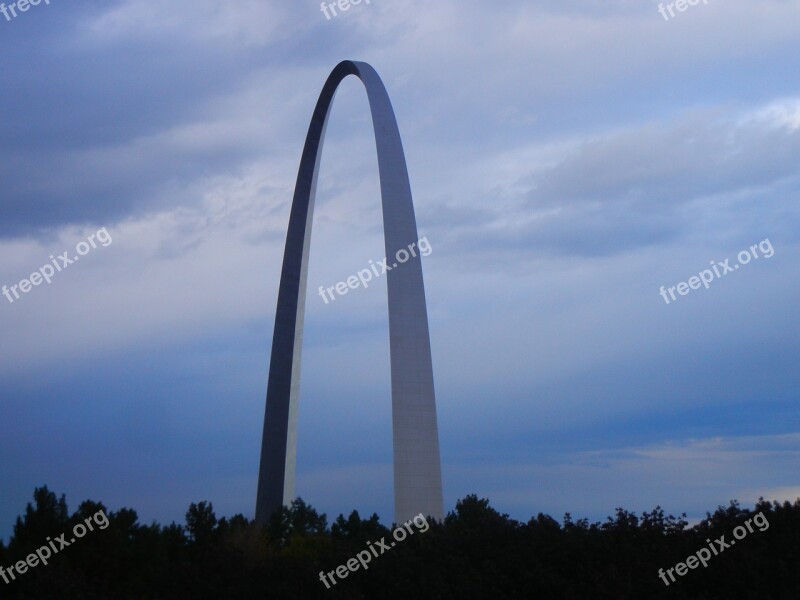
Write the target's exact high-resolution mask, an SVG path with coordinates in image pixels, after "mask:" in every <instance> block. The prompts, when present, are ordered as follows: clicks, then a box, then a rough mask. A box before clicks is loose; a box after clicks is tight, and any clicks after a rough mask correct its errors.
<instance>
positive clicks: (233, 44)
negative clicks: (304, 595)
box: [0, 0, 800, 537]
mask: <svg viewBox="0 0 800 600" xmlns="http://www.w3.org/2000/svg"><path fill="white" fill-rule="evenodd" d="M664 12H665V15H666V17H667V18H665V17H664V16H662V14H660V12H659V10H658V3H657V2H652V1H650V0H637V1H633V0H604V1H603V2H598V1H590V0H560V1H559V2H552V1H551V2H540V1H531V0H510V1H508V2H503V3H487V2H477V1H475V0H459V1H455V0H437V2H435V3H432V2H423V1H421V0H403V1H402V2H400V1H389V0H372V2H371V3H369V4H366V3H364V2H362V3H361V4H360V5H357V6H351V7H350V9H349V10H347V11H343V12H342V11H338V12H337V15H336V16H335V17H331V18H330V19H328V18H326V16H325V14H323V12H322V11H321V10H320V5H319V3H318V2H316V1H315V0H314V1H306V0H303V1H300V2H287V1H283V2H277V1H273V0H237V2H227V1H219V0H216V1H212V0H191V1H189V0H171V1H170V2H163V3H155V2H144V1H142V0H121V1H120V0H114V1H109V2H103V3H97V2H88V1H70V2H68V1H66V0H51V2H50V5H45V4H44V3H41V4H40V5H38V6H35V7H31V8H30V10H28V11H27V12H24V13H18V15H17V17H12V18H11V19H10V20H7V19H6V18H3V17H2V16H0V55H2V57H3V58H2V65H3V66H2V70H1V71H0V86H2V88H1V89H2V93H1V94H0V111H1V112H0V114H2V117H0V215H2V217H1V218H0V285H5V286H8V288H9V296H0V328H1V329H0V330H1V331H2V345H0V381H2V386H0V537H7V536H8V534H9V533H10V530H11V526H12V524H13V518H14V517H15V516H16V515H17V514H19V513H20V512H21V511H22V510H23V509H24V506H25V503H26V502H27V501H28V500H29V499H30V498H31V493H32V491H33V488H34V487H36V486H39V485H43V484H47V485H48V486H50V488H51V489H54V490H55V491H57V492H59V493H66V494H67V498H68V501H69V502H70V506H71V507H72V508H74V507H76V506H77V503H78V502H79V501H81V500H84V499H86V498H92V499H95V500H102V501H103V502H105V503H106V504H107V505H108V506H109V507H110V508H111V509H113V510H116V509H119V508H121V507H123V506H131V507H133V508H135V509H137V510H138V511H139V514H140V517H141V519H142V521H144V522H149V521H151V520H153V519H156V520H158V521H160V522H169V521H171V520H178V521H180V520H182V518H183V515H184V513H185V511H186V508H187V506H188V504H189V503H190V502H196V501H199V500H203V499H208V500H211V501H212V502H213V503H214V505H215V508H216V509H217V512H218V514H233V513H237V512H242V513H244V514H245V515H248V516H252V515H253V512H254V503H255V490H256V477H257V470H258V456H259V447H260V437H261V427H262V423H263V411H264V396H265V391H266V374H267V369H268V361H269V356H268V351H269V348H270V344H271V338H272V319H273V318H274V311H275V303H276V296H277V286H278V280H279V275H280V261H281V258H282V252H283V243H284V239H285V234H286V226H287V223H288V215H289V208H290V200H291V196H292V191H293V186H294V179H295V177H296V172H297V166H298V164H299V159H300V153H301V149H302V144H303V141H304V137H305V133H306V128H307V126H308V120H309V118H310V116H311V113H312V111H313V107H314V103H315V102H316V97H317V94H318V93H319V91H320V89H321V87H322V84H323V82H324V80H325V78H326V77H327V75H328V73H329V72H330V70H331V69H332V68H333V67H334V66H335V65H336V64H337V63H338V62H339V61H340V60H343V59H356V60H363V61H366V62H369V63H370V64H372V65H373V66H374V67H375V68H376V69H377V71H378V72H379V73H380V74H381V76H382V78H383V80H384V82H385V84H386V87H387V89H388V91H389V94H390V97H391V99H392V102H393V104H394V108H395V112H396V114H397V118H398V122H399V126H400V131H401V134H402V136H403V141H404V144H405V151H406V157H407V160H408V166H409V172H410V178H411V185H412V190H413V193H414V201H415V206H416V212H417V222H418V225H419V229H420V235H421V236H425V237H426V238H427V239H428V241H429V242H430V246H431V248H432V252H431V254H430V255H429V256H427V257H426V258H425V259H424V262H423V267H424V272H425V283H426V292H427V300H428V309H429V318H430V325H431V335H432V340H431V341H432V348H433V360H434V373H435V379H436V391H437V405H438V415H439V426H440V437H441V445H442V463H443V465H442V466H443V475H444V492H445V505H446V508H447V509H452V507H453V505H454V503H455V501H456V500H457V499H458V498H461V497H463V496H464V495H466V494H468V493H477V494H479V495H481V496H484V497H488V498H489V499H490V500H491V501H492V503H493V505H494V506H495V507H497V508H498V509H499V510H501V511H503V512H507V513H509V514H510V515H511V516H513V517H515V518H518V519H527V518H529V517H530V516H531V515H535V514H536V513H538V512H540V511H541V512H545V513H548V514H552V515H554V516H555V517H556V518H560V516H561V515H562V514H563V513H564V512H567V511H569V512H571V513H572V514H573V515H576V516H586V517H589V518H591V519H602V518H604V516H605V515H607V514H609V513H610V512H612V511H613V510H614V508H615V507H617V506H624V507H626V508H628V509H630V510H635V511H642V510H649V509H652V508H653V507H654V506H655V505H656V504H661V505H662V506H663V507H664V508H665V509H666V510H667V511H668V512H673V513H676V514H677V513H681V512H686V513H687V514H688V515H689V517H690V518H699V517H702V516H703V514H704V512H705V511H706V510H713V509H714V508H715V507H716V506H717V505H719V504H726V503H727V502H728V501H729V500H730V499H733V498H736V499H739V500H740V501H742V502H743V503H752V502H753V501H754V500H756V499H757V498H758V497H759V496H760V495H763V496H765V497H767V498H768V499H785V498H794V497H797V496H800V410H798V401H799V400H800V398H799V397H798V391H797V390H798V383H800V382H799V381H798V380H799V379H800V369H798V367H797V364H798V360H799V359H800V345H798V339H799V338H800V318H798V313H797V306H798V304H800V284H799V283H798V278H797V272H798V269H797V264H798V259H800V208H798V203H797V198H798V192H800V170H798V156H800V80H798V78H797V73H798V72H800V2H799V1H798V0H757V1H756V0H725V1H724V2H722V0H709V2H708V3H707V4H704V3H702V2H701V3H699V4H698V5H696V6H690V7H688V9H687V10H685V11H684V12H677V11H674V17H669V12H668V11H666V10H665V11H664ZM99 230H104V231H105V232H107V233H108V237H107V238H106V237H104V234H103V233H101V234H99V235H98V234H97V232H98V231H99ZM93 234H94V235H95V237H94V238H93V239H92V241H94V242H95V245H96V246H97V247H96V248H92V247H91V246H90V245H87V244H88V242H87V240H88V239H89V238H90V236H92V235H93ZM314 236H315V237H314V239H313V242H312V247H311V263H310V270H309V297H308V302H307V319H306V334H305V345H304V362H303V376H302V399H301V405H300V423H299V445H298V476H297V490H296V492H297V494H298V495H300V496H302V497H303V498H304V499H305V500H307V501H308V502H310V503H311V504H312V505H313V506H315V507H316V508H318V509H320V510H321V511H324V512H326V513H328V515H329V516H335V515H337V514H338V513H339V512H349V511H350V510H351V509H353V508H356V509H358V510H359V511H360V512H362V514H363V513H367V514H369V513H371V512H373V511H375V512H378V513H379V514H380V515H381V516H382V518H383V520H384V521H390V520H391V518H392V488H391V485H392V473H391V412H390V387H389V351H388V320H387V307H386V283H385V280H379V281H377V282H375V284H374V285H371V286H370V287H369V288H368V289H359V290H354V291H352V292H350V293H349V294H348V295H346V296H343V297H340V298H337V300H336V301H334V302H330V303H328V304H325V303H324V302H323V301H322V299H321V298H320V297H319V296H317V295H316V294H315V290H316V289H317V288H318V286H320V285H324V286H326V287H327V286H331V285H333V284H335V283H336V282H338V281H341V280H344V279H346V278H347V277H348V276H349V275H352V274H354V273H356V272H357V271H358V270H359V269H362V268H364V267H366V266H367V265H368V262H369V261H370V260H373V261H377V260H379V259H381V258H382V257H383V252H384V251H383V240H382V234H381V212H380V194H379V187H378V177H377V160H376V156H375V147H374V139H373V133H372V129H371V123H370V120H369V114H368V107H367V102H366V96H365V94H364V91H363V88H362V87H361V85H360V84H359V82H358V81H357V80H356V79H355V78H349V79H348V80H346V81H345V82H344V84H343V85H342V87H341V89H340V92H339V93H338V94H337V97H336V102H335V104H334V108H333V111H332V113H331V120H330V125H329V128H328V135H327V137H326V146H325V150H324V153H323V161H322V168H321V173H320V182H319V190H318V197H317V212H316V217H315V224H314ZM98 239H106V240H109V241H108V243H107V244H105V245H104V244H100V243H96V241H97V240H98ZM81 242H84V245H82V246H80V247H79V244H80V243H81ZM759 244H760V245H759ZM751 247H754V248H755V249H754V250H752V251H751ZM77 248H79V249H80V250H82V251H84V252H85V253H84V254H83V255H82V256H80V262H74V263H73V264H70V265H68V266H66V267H63V268H62V270H61V271H57V272H56V273H55V274H54V275H53V276H52V277H51V278H50V279H51V283H49V284H48V283H47V282H46V281H40V282H39V285H36V286H31V287H30V288H28V287H27V286H24V287H23V288H19V286H20V282H22V280H24V279H29V278H30V276H31V274H32V273H34V272H36V271H38V270H39V269H40V268H42V267H44V266H45V265H48V264H58V265H59V268H61V265H62V263H61V261H60V260H59V259H58V258H57V257H58V256H60V255H62V254H63V253H64V252H68V253H69V255H68V256H73V255H76V249H77ZM740 252H744V253H745V254H747V255H748V256H745V255H740ZM51 255H52V256H53V257H54V258H53V259H51V258H50V257H51ZM753 255H756V256H757V258H754V257H753ZM740 257H742V260H741V262H740ZM53 261H55V263H54V262H53ZM725 261H729V263H725ZM745 261H749V262H747V264H744V263H745ZM712 263H713V264H712ZM722 264H729V266H730V271H728V272H726V273H725V274H724V275H723V274H722V272H723V271H726V270H727V269H725V268H723V267H722V266H721V265H722ZM734 266H736V267H741V268H734ZM713 268H716V269H717V271H719V272H720V275H721V276H720V277H716V275H715V276H714V279H713V281H711V282H710V283H709V286H708V289H706V288H705V287H704V286H701V287H699V289H692V288H690V287H688V286H689V285H691V284H692V283H693V282H694V285H695V287H696V286H697V285H699V284H698V283H697V281H698V280H696V279H695V280H691V278H692V277H693V276H697V275H699V274H700V273H701V272H702V271H705V270H708V271H707V273H711V272H712V269H713ZM680 282H688V283H687V284H684V285H683V286H682V287H678V284H679V283H680ZM15 285H16V286H17V292H16V293H17V294H18V295H19V297H18V298H15V296H14V293H13V292H11V291H10V288H11V287H12V286H15ZM661 286H664V288H665V294H664V296H662V295H660V293H659V292H660V288H661ZM670 287H672V288H673V291H672V294H673V295H674V297H675V299H674V300H673V299H672V298H671V297H670V296H669V293H670V292H669V290H668V288H670ZM23 289H28V291H27V293H25V292H24V291H21V290H23ZM676 291H677V292H681V291H682V292H684V294H681V293H676ZM665 297H666V300H665ZM9 298H10V299H9ZM10 300H13V302H12V301H10ZM667 301H669V303H667Z"/></svg>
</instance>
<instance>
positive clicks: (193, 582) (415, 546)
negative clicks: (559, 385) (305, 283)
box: [0, 487, 800, 600]
mask: <svg viewBox="0 0 800 600" xmlns="http://www.w3.org/2000/svg"><path fill="white" fill-rule="evenodd" d="M100 514H102V515H103V518H102V519H101V518H100ZM758 514H761V515H762V517H761V521H758V519H757V520H756V523H758V522H763V521H766V522H768V524H769V527H768V528H767V529H763V530H762V529H758V528H757V529H753V527H752V523H753V518H754V517H756V516H757V515H758ZM748 521H750V524H748ZM427 522H428V523H429V525H430V526H429V527H428V528H427V529H426V530H425V532H424V533H420V532H418V533H417V534H416V535H410V536H408V538H407V539H404V540H403V541H402V543H397V544H396V545H395V546H393V547H391V551H390V552H382V553H380V554H378V552H377V551H375V552H373V554H374V555H375V556H374V557H373V558H372V559H371V561H370V562H369V565H368V568H367V569H360V570H357V571H356V572H351V573H349V575H348V576H347V577H346V579H342V578H341V577H340V578H338V579H337V578H334V579H336V583H335V584H334V585H332V586H330V585H329V586H326V585H324V584H323V583H322V581H321V573H326V572H331V571H333V570H335V569H336V567H337V566H340V565H345V564H347V561H348V560H351V559H354V557H356V556H357V554H358V553H359V552H363V551H364V550H365V549H367V548H376V547H378V546H376V543H377V542H378V540H382V539H383V540H386V541H385V542H384V544H383V545H384V546H385V547H387V548H388V541H389V540H394V539H395V538H393V537H392V532H393V529H394V525H393V526H392V527H391V528H389V527H386V526H385V525H383V524H381V523H380V521H379V519H378V516H377V515H375V514H373V515H372V516H370V517H368V518H362V517H361V516H360V515H359V513H358V512H357V511H353V512H351V513H350V515H349V516H348V517H345V516H344V515H339V516H338V517H337V518H336V519H335V520H334V521H333V522H332V523H330V524H329V523H328V520H327V517H326V515H325V514H319V513H318V512H317V511H316V510H315V509H314V508H313V507H311V506H310V505H308V504H306V503H305V502H304V501H303V500H302V499H299V498H298V499H297V500H295V501H294V502H292V504H291V506H288V507H285V508H283V509H281V510H280V511H279V512H277V513H276V514H275V515H273V517H272V519H271V520H270V522H269V524H268V525H266V526H259V525H257V524H256V523H254V522H253V521H252V520H250V519H248V518H246V517H244V516H242V515H235V516H232V517H229V518H226V517H223V518H218V517H217V515H216V514H215V512H214V509H213V506H212V504H211V503H209V502H199V503H197V504H191V505H190V506H189V509H188V511H187V513H186V519H185V523H184V524H177V523H171V524H169V525H159V524H157V523H152V524H149V525H147V524H142V523H140V522H139V518H138V515H137V514H136V512H135V511H134V510H132V509H128V508H123V509H120V510H119V511H109V510H107V508H106V507H105V506H104V505H103V504H101V503H98V502H94V501H91V500H87V501H85V502H83V503H81V504H80V505H79V506H78V508H77V510H76V511H75V512H73V513H70V512H69V510H68V507H67V502H66V498H65V497H64V496H63V495H62V496H61V497H58V496H57V495H56V494H55V493H53V492H52V491H50V490H49V489H48V488H47V487H42V488H37V489H36V490H35V491H34V494H33V502H32V503H29V504H28V505H27V507H26V509H25V511H24V514H23V515H21V516H20V517H18V518H17V520H16V523H15V525H14V529H13V535H12V537H11V538H10V540H9V543H8V545H5V544H3V543H2V542H1V541H0V567H2V568H3V569H4V571H3V575H0V577H3V578H5V579H8V580H9V583H6V582H5V581H4V580H3V578H0V598H10V599H49V598H70V599H87V600H88V599H92V600H94V599H98V600H100V599H102V600H115V599H119V600H127V599H131V600H133V599H137V600H138V599H145V598H146V599H150V600H161V599H163V600H167V599H173V598H176V599H177V598H196V599H204V598H208V599H216V598H225V599H228V598H236V599H238V598H243V599H251V598H267V597H268V598H287V599H291V598H299V599H309V598H331V599H332V598H353V599H361V598H364V599H367V598H369V599H373V598H398V599H404V600H405V599H408V598H412V599H419V600H421V599H428V598H431V599H449V598H458V599H463V598H466V599H471V598H475V599H482V598H487V599H494V598H525V599H532V598H533V599H537V598H541V599H548V600H549V599H563V600H579V599H580V600H585V599H592V600H594V599H605V598H608V599H614V600H620V599H637V600H638V599H643V598H653V599H661V598H663V599H674V600H680V599H688V598H691V599H697V600H711V599H725V600H729V599H743V600H749V599H753V600H756V599H757V600H766V599H775V600H797V599H798V598H800V499H798V500H797V501H795V502H794V503H789V502H784V503H778V502H768V501H765V500H764V499H763V498H762V499H760V500H759V501H758V502H757V503H756V505H755V506H754V508H753V509H747V508H743V507H741V506H740V505H739V504H738V503H737V502H736V501H732V502H730V504H729V505H728V506H727V507H722V506H720V507H718V508H717V509H716V510H715V511H714V512H713V513H706V518H705V519H703V520H702V521H701V522H700V523H698V524H697V525H695V526H692V527H689V524H688V522H687V521H686V515H685V514H684V515H680V516H679V517H675V516H672V515H666V514H665V513H664V511H663V510H662V509H661V508H660V507H656V508H655V509H654V510H653V511H652V512H644V513H642V514H641V515H637V514H635V513H633V512H629V511H627V510H624V509H622V508H618V509H617V510H616V511H615V514H614V515H613V516H610V517H608V518H607V519H606V520H605V521H604V522H591V523H590V522H589V521H588V520H587V519H579V520H573V518H572V516H571V515H570V514H566V515H564V517H563V518H562V519H561V521H560V522H559V521H557V520H555V519H553V518H552V517H550V516H548V515H545V514H542V513H539V514H538V515H536V516H535V517H532V518H531V519H530V520H528V521H527V522H521V521H517V520H514V519H511V518H509V516H508V515H506V514H501V513H499V512H498V511H496V510H495V509H494V508H492V507H491V505H490V503H489V501H488V500H486V499H482V498H478V497H477V496H476V495H470V496H467V497H465V498H463V499H462V500H459V501H458V502H457V503H456V505H455V508H454V510H453V511H452V512H449V513H448V515H447V516H446V517H445V519H444V520H443V521H442V522H436V521H435V520H433V519H431V518H428V519H427ZM401 525H402V524H401ZM745 525H747V527H748V528H749V529H750V531H748V532H747V534H746V537H743V538H741V539H740V538H738V537H736V538H734V534H733V532H734V531H736V532H737V533H738V534H741V532H742V531H744V528H745ZM100 526H103V527H102V528H101V527H100ZM737 528H740V529H737ZM75 532H79V533H82V534H83V535H81V536H80V539H75ZM720 536H724V538H723V542H722V543H723V544H726V545H727V546H728V547H727V548H725V549H724V551H719V552H717V547H721V546H720V544H719V543H718V542H717V540H719V538H720ZM734 539H735V540H736V545H731V544H730V541H731V540H734ZM725 540H727V541H725ZM63 544H66V546H64V547H61V548H59V545H63ZM45 546H47V547H48V548H50V549H51V550H58V551H57V552H52V551H51V552H50V554H51V556H50V557H49V558H48V559H47V564H46V565H44V564H42V563H41V561H39V560H38V558H36V557H37V556H39V555H42V556H43V555H44V554H43V551H42V548H43V547H45ZM703 548H709V549H710V550H706V551H705V552H706V553H708V554H710V553H711V550H713V551H714V552H715V553H714V555H713V557H711V558H710V559H708V560H707V561H703V562H705V563H706V566H703V565H698V564H695V566H694V567H691V566H690V567H689V568H687V567H685V566H684V568H683V569H680V568H679V569H678V570H677V571H674V570H673V574H672V575H671V576H670V577H671V578H672V579H674V581H673V580H671V579H670V577H667V576H666V575H664V573H666V570H667V569H669V568H674V567H675V566H676V565H678V564H679V563H682V564H684V565H685V564H686V562H690V563H691V562H692V561H687V558H689V557H691V556H693V555H696V554H697V553H698V552H699V551H701V549H703ZM37 550H39V551H40V552H39V554H38V555H37ZM32 557H34V558H32ZM694 562H695V563H696V562H697V561H694ZM20 563H22V564H20ZM31 563H38V564H36V565H35V566H33V567H31V566H30V564H31ZM15 565H17V566H19V567H22V569H21V570H24V573H20V572H19V571H20V569H19V568H16V569H15ZM9 568H11V573H14V574H15V577H14V578H13V579H12V578H10V576H9V573H8V569H9ZM682 571H683V573H682ZM660 572H661V573H662V574H661V575H659V573H660ZM676 573H677V574H676ZM329 581H330V579H329Z"/></svg>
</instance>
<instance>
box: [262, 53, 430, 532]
mask: <svg viewBox="0 0 800 600" xmlns="http://www.w3.org/2000/svg"><path fill="white" fill-rule="evenodd" d="M348 75H355V76H356V77H358V78H359V79H360V80H361V82H362V83H363V84H364V87H365V88H366V91H367V97H368V100H369V106H370V112H371V114H372V124H373V129H374V131H375V143H376V147H377V152H378V171H379V175H380V187H381V206H382V209H383V229H384V244H385V247H386V256H387V257H388V258H389V259H390V260H391V258H392V257H394V256H395V254H396V253H397V251H398V250H399V249H401V248H408V247H409V246H410V244H412V243H415V242H417V240H418V237H417V236H418V234H417V224H416V218H415V216H414V206H413V201H412V198H411V185H410V183H409V180H408V170H407V167H406V161H405V155H404V153H403V144H402V141H401V139H400V132H399V130H398V128H397V121H396V119H395V115H394V110H393V109H392V105H391V102H390V101H389V95H388V94H387V92H386V88H385V87H384V85H383V82H382V81H381V79H380V77H379V76H378V74H377V73H376V72H375V70H374V69H373V68H372V67H371V66H370V65H368V64H366V63H363V62H355V61H343V62H341V63H339V64H338V65H337V66H336V68H335V69H334V70H333V71H332V72H331V74H330V76H329V77H328V79H327V81H326V82H325V85H324V86H323V88H322V92H321V93H320V96H319V100H318V101H317V105H316V107H315V109H314V114H313V116H312V118H311V124H310V125H309V128H308V134H307V136H306V142H305V146H304V147H303V156H302V159H301V161H300V169H299V171H298V173H297V183H296V186H295V191H294V198H293V200H292V209H291V214H290V216H289V229H288V232H287V235H286V247H285V250H284V256H283V266H282V269H281V282H280V288H279V291H278V306H277V310H276V314H275V330H274V333H273V339H272V353H271V358H270V367H269V380H268V383H267V402H266V411H265V416H264V434H263V439H262V446H261V465H260V469H259V479H258V497H257V500H256V521H258V522H260V523H264V522H266V521H267V520H268V519H269V517H270V515H271V514H272V513H273V512H274V511H275V510H277V509H278V508H280V507H281V506H282V505H286V504H288V503H289V502H291V500H292V499H293V497H294V476H295V463H296V452H297V412H298V400H299V387H300V363H301V354H302V345H303V319H304V313H305V297H306V279H307V275H308V272H307V269H308V251H309V244H310V240H311V225H312V220H313V214H314V198H315V195H316V186H317V175H318V172H319V163H320V156H321V149H322V144H323V141H324V137H325V128H326V126H327V121H328V115H329V113H330V107H331V103H332V101H333V97H334V95H335V93H336V89H337V88H338V86H339V84H340V83H341V81H342V80H343V79H344V78H345V77H347V76H348ZM387 288H388V297H389V298H388V299H389V344H390V357H391V379H392V434H393V453H394V502H395V521H396V522H398V523H400V522H404V521H407V520H408V519H410V518H411V517H413V516H414V515H417V514H419V513H423V514H425V515H430V516H433V517H435V518H437V519H441V518H442V517H443V513H444V508H443V500H442V476H441V464H440V458H439V434H438V425H437V420H436V400H435V395H434V388H433V367H432V363H431V347H430V334H429V330H428V312H427V308H426V304H425V287H424V283H423V278H422V261H421V257H420V255H419V253H417V256H415V257H411V259H410V260H408V262H406V263H405V264H403V265H402V267H399V268H397V269H392V270H390V271H388V273H387ZM343 426H346V424H344V423H343Z"/></svg>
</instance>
